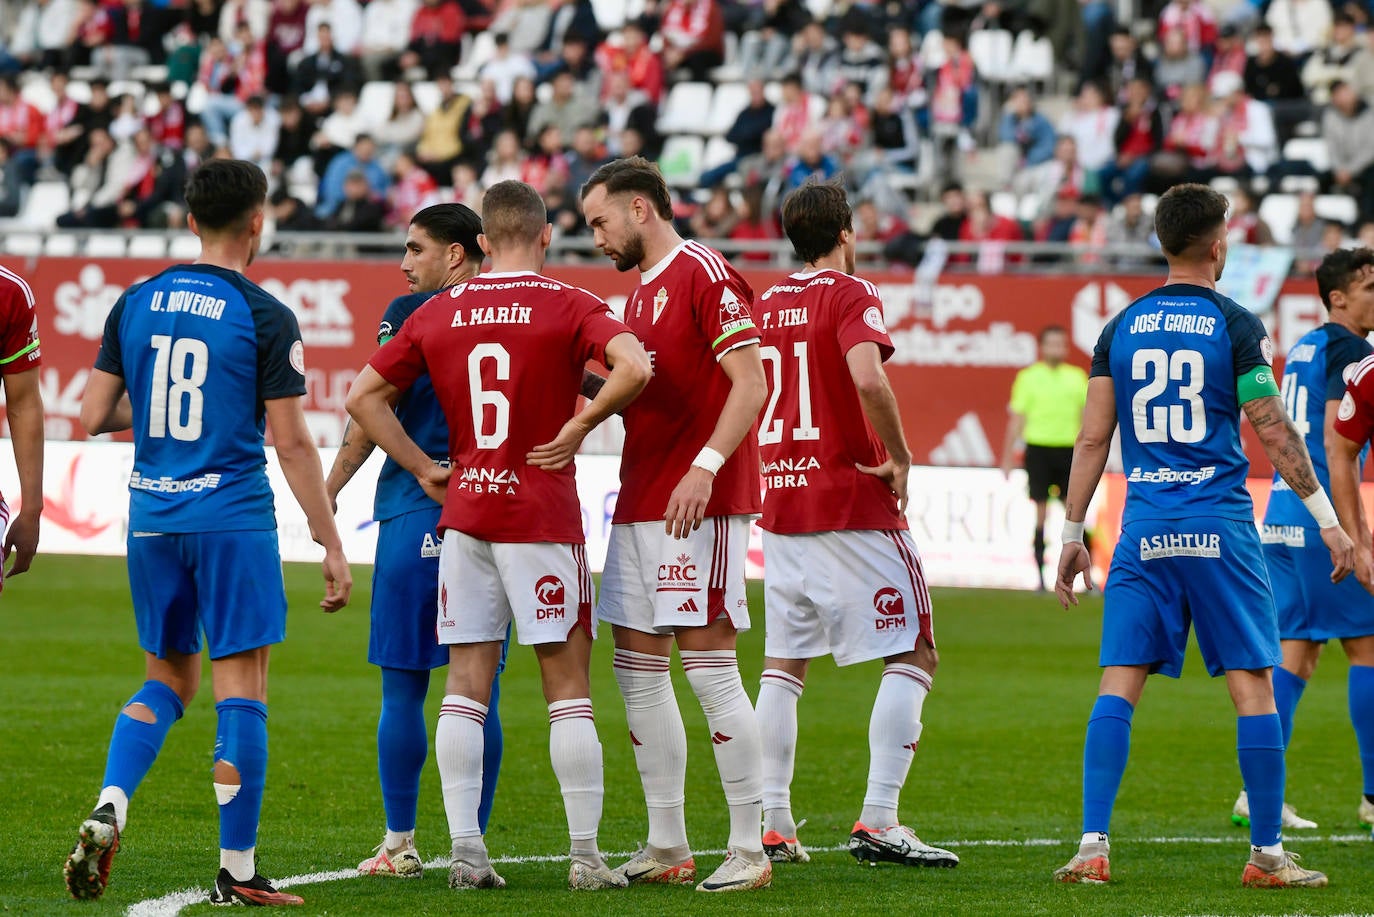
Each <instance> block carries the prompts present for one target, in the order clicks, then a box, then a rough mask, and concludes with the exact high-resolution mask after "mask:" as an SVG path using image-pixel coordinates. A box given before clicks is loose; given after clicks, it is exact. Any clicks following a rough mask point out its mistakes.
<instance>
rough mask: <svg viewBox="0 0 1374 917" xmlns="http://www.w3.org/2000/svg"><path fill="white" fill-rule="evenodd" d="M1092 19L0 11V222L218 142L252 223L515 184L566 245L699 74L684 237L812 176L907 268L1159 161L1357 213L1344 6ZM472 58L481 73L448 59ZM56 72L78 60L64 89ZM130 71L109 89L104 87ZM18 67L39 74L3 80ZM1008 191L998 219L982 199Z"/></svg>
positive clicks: (1263, 236) (484, 5) (979, 11)
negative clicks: (1021, 37)
mask: <svg viewBox="0 0 1374 917" xmlns="http://www.w3.org/2000/svg"><path fill="white" fill-rule="evenodd" d="M1146 2H1147V3H1148V2H1150V0H1146ZM627 5H628V4H627ZM603 6H604V4H603ZM1115 8H1116V4H1115V3H1108V2H1104V0H1073V2H1071V0H976V2H975V0H943V2H941V0H891V2H887V3H874V2H868V0H832V2H830V3H828V4H825V3H815V2H808V0H640V2H636V3H635V15H634V16H632V17H631V18H629V19H628V21H625V22H616V23H612V24H611V25H613V26H614V28H612V29H608V28H606V27H605V24H603V23H601V22H599V21H598V19H597V15H596V10H595V9H594V7H593V5H592V0H368V2H366V3H360V2H359V0H26V2H22V3H14V2H11V3H10V4H9V6H8V7H4V11H5V13H6V14H7V15H6V17H5V20H4V22H5V29H4V37H5V43H4V47H3V49H2V50H0V216H6V215H13V214H14V213H16V212H18V211H19V210H20V209H21V207H22V204H23V200H24V196H25V194H26V189H27V188H28V187H29V186H31V185H32V184H33V183H34V182H35V181H37V180H48V181H53V180H61V181H65V182H66V183H67V184H68V185H69V187H70V201H71V205H70V210H69V211H68V212H67V213H64V214H62V215H61V216H60V217H59V218H58V223H59V225H62V226H71V227H96V228H102V227H121V226H122V227H135V226H140V227H158V226H175V225H178V224H179V223H180V221H181V220H182V219H183V216H182V211H183V209H184V208H183V206H182V201H181V199H180V188H181V185H182V180H183V178H184V176H185V174H186V172H187V170H189V169H192V168H194V167H195V166H196V164H197V163H199V162H200V161H202V160H203V159H205V158H207V157H212V156H225V155H228V156H234V157H238V158H244V159H250V160H253V161H255V162H258V163H259V164H261V165H262V167H263V168H264V170H265V171H267V172H268V174H269V175H270V176H271V178H272V185H273V192H272V205H273V212H274V214H275V215H276V218H277V223H278V226H279V228H282V229H300V230H306V229H330V230H339V231H379V230H384V229H388V228H394V227H401V226H404V225H405V224H406V222H407V221H408V219H409V216H410V215H411V214H412V213H413V212H414V211H415V210H416V209H417V208H419V207H422V206H424V205H426V204H428V203H431V202H434V201H437V200H441V199H447V200H452V199H458V200H463V201H465V202H468V203H470V204H476V203H478V202H479V201H480V197H481V193H482V189H483V188H484V187H487V186H488V185H490V184H491V183H493V182H496V181H500V180H502V179H506V178H519V179H521V180H524V181H527V182H529V183H530V184H532V185H534V186H535V187H536V188H538V189H539V190H540V191H541V192H542V193H543V194H544V196H545V199H546V200H547V201H548V204H549V209H550V213H551V218H552V219H553V221H554V222H555V225H556V227H557V229H558V232H559V233H561V234H567V235H572V234H577V233H579V232H585V228H584V227H583V226H582V220H581V218H580V215H579V213H578V210H577V206H578V200H577V199H578V194H577V190H578V188H579V186H580V184H581V182H582V181H584V180H585V178H586V177H587V176H588V175H589V174H590V172H591V171H592V170H593V169H595V168H596V166H597V165H599V164H600V163H601V162H603V161H605V160H606V159H607V158H610V157H615V156H625V155H633V154H643V155H646V156H649V157H651V158H652V157H657V156H659V155H660V154H661V153H662V152H663V151H664V146H665V139H666V138H665V137H663V136H661V135H660V133H659V130H658V125H659V123H660V118H661V116H662V114H663V113H664V112H663V109H664V103H665V101H666V100H667V99H668V98H669V96H670V91H671V89H672V87H673V86H674V85H675V84H676V83H677V82H679V81H683V80H691V81H712V80H719V79H722V78H728V79H733V80H740V81H743V82H744V83H745V84H746V85H747V94H748V101H747V104H746V105H745V107H744V108H743V110H742V111H741V112H740V113H739V115H738V118H736V119H735V121H734V123H733V125H731V126H730V127H729V130H728V131H727V132H726V133H725V135H724V139H725V140H726V141H727V142H728V143H729V144H730V145H731V146H732V148H733V151H734V155H733V156H732V157H729V158H728V159H727V160H726V161H724V162H719V163H713V164H712V167H711V168H709V169H707V170H706V171H704V172H702V173H701V175H700V178H699V181H696V182H693V183H692V184H691V185H690V186H685V187H681V188H679V189H678V192H679V196H680V201H679V213H680V216H681V219H682V222H683V225H684V228H688V229H690V230H691V231H692V232H694V233H696V234H698V235H703V236H711V237H716V238H737V239H749V240H755V239H775V238H778V237H779V235H780V233H779V226H778V221H777V212H778V207H779V204H780V202H781V199H782V197H783V196H785V195H786V194H787V192H788V191H790V190H791V189H793V188H795V187H798V186H799V185H801V184H802V183H804V182H806V181H808V180H811V179H821V180H832V179H838V180H841V181H843V182H845V183H846V184H847V186H848V187H849V188H850V190H851V192H852V195H853V199H854V201H855V204H856V231H857V233H858V235H859V237H860V239H861V240H863V241H876V242H880V243H882V244H883V245H884V246H885V247H886V251H887V253H888V255H889V256H890V257H894V258H899V259H904V260H908V261H913V260H915V259H917V258H919V257H920V255H921V253H922V252H923V251H924V250H925V243H926V242H927V241H928V240H929V239H931V238H935V237H939V238H943V239H946V240H949V241H963V242H980V241H993V242H1001V241H1005V242H1014V241H1018V240H1042V241H1067V242H1076V243H1080V244H1083V245H1101V244H1107V243H1113V242H1126V241H1132V240H1147V239H1148V238H1149V233H1148V231H1147V230H1148V225H1149V219H1148V212H1147V211H1146V207H1145V203H1146V202H1147V201H1148V200H1149V199H1150V198H1149V196H1150V195H1154V194H1158V193H1160V192H1162V191H1163V190H1164V189H1165V188H1167V187H1168V186H1169V185H1171V184H1174V183H1176V182H1179V181H1185V180H1189V181H1214V180H1217V179H1221V180H1224V181H1227V182H1228V184H1227V187H1228V188H1230V189H1233V190H1232V192H1231V193H1232V194H1233V198H1234V203H1235V207H1234V209H1235V213H1236V216H1235V219H1234V220H1233V224H1234V226H1233V229H1234V234H1235V237H1236V238H1237V239H1244V240H1246V241H1253V242H1258V243H1261V244H1263V243H1264V242H1266V241H1268V240H1269V239H1270V238H1271V235H1272V234H1271V233H1270V229H1269V227H1266V226H1265V225H1264V223H1263V221H1262V220H1260V219H1259V217H1258V215H1257V212H1258V209H1259V207H1258V203H1257V202H1258V201H1260V200H1261V199H1262V196H1263V194H1265V193H1266V192H1270V193H1272V192H1277V191H1280V190H1281V189H1286V188H1290V187H1294V186H1295V185H1296V186H1297V187H1299V188H1304V189H1306V188H1308V187H1309V186H1310V187H1311V190H1313V191H1316V190H1320V191H1321V192H1324V193H1325V192H1334V193H1342V194H1348V195H1350V196H1351V197H1352V198H1353V199H1354V200H1355V201H1356V202H1357V205H1358V206H1357V214H1358V217H1357V219H1356V220H1355V221H1354V222H1353V223H1352V225H1350V226H1348V227H1344V228H1343V229H1344V230H1345V231H1347V232H1351V233H1354V232H1355V231H1356V230H1357V227H1358V226H1359V225H1361V224H1363V223H1366V222H1371V221H1374V108H1371V107H1370V106H1369V104H1368V102H1367V100H1369V99H1371V98H1374V39H1372V38H1371V37H1370V36H1374V30H1372V29H1369V28H1368V25H1369V23H1368V14H1367V12H1366V11H1365V8H1364V7H1363V6H1359V5H1355V4H1345V5H1337V6H1334V7H1333V5H1332V3H1331V2H1330V0H1269V2H1268V4H1267V6H1266V5H1265V4H1264V3H1262V2H1258V0H1168V2H1167V3H1165V4H1164V5H1162V6H1160V7H1158V8H1153V9H1151V8H1147V9H1143V10H1142V11H1141V16H1142V18H1141V19H1139V20H1137V21H1136V22H1133V23H1118V22H1116V20H1115ZM820 11H825V13H824V15H817V12H820ZM1142 23H1148V25H1149V29H1148V34H1147V31H1146V29H1145V28H1143V27H1142ZM984 30H1009V31H1011V32H1013V33H1021V32H1028V33H1030V34H1032V35H1035V36H1040V37H1042V38H1043V39H1044V40H1046V41H1048V42H1049V43H1050V45H1051V46H1052V47H1053V51H1054V59H1055V61H1056V62H1057V65H1058V79H1057V80H1055V79H1050V80H1046V81H1043V82H1042V84H1040V85H1038V86H1036V87H1027V86H1011V85H1009V84H1007V83H1006V82H1005V78H999V79H998V80H992V79H990V78H984V77H983V76H982V75H980V73H979V68H978V66H977V64H976V63H975V59H974V55H973V54H972V53H971V51H970V46H971V44H972V39H974V38H976V36H977V33H978V32H980V31H984ZM936 33H938V34H936ZM727 50H728V51H729V52H730V54H729V60H728V61H727ZM473 54H480V55H481V57H482V59H481V61H480V66H475V67H472V66H469V67H468V68H466V70H464V66H463V65H464V64H465V63H470V61H469V60H468V59H467V57H466V56H467V55H473ZM727 63H728V64H729V65H730V66H729V67H726V68H725V70H726V71H728V73H723V71H722V70H721V68H722V65H725V64H727ZM150 67H151V68H156V69H155V70H150V69H149V68H150ZM73 68H88V70H87V71H86V72H87V73H93V74H95V76H94V77H93V78H91V79H89V80H86V81H84V86H82V87H81V88H82V91H81V92H79V93H78V92H73V91H72V89H73V87H72V85H71V81H70V80H69V78H68V76H67V74H68V73H69V72H71V71H72V70H73ZM455 70H457V71H458V72H459V73H466V76H467V77H469V78H468V79H462V80H455V78H454V74H455ZM148 73H155V74H156V77H157V78H156V80H155V81H154V82H152V83H149V84H148V85H147V86H146V97H142V98H140V97H139V93H136V92H133V91H132V90H131V89H130V87H131V86H132V85H135V84H131V83H130V82H129V80H130V79H131V78H132V79H135V80H138V79H144V78H146V75H147V74H148ZM33 81H41V82H43V83H44V84H45V85H46V86H47V90H46V91H45V92H41V93H31V92H24V91H21V89H23V88H24V87H25V86H26V85H27V84H29V83H30V82H33ZM375 81H385V82H386V83H387V84H389V85H390V86H391V87H392V88H391V89H389V90H387V94H388V97H387V98H386V99H385V100H384V101H385V103H386V104H376V102H377V96H376V94H375V93H374V94H371V95H368V94H367V93H365V91H364V87H365V86H367V84H368V83H369V82H375ZM770 84H772V85H770ZM1056 84H1057V85H1059V86H1062V87H1067V86H1070V85H1072V88H1073V97H1072V100H1071V104H1069V105H1067V106H1056V107H1057V108H1064V110H1063V111H1062V112H1056V115H1057V116H1056V117H1054V118H1051V117H1047V116H1046V114H1044V113H1042V111H1041V109H1042V108H1048V107H1050V106H1049V105H1047V104H1046V96H1047V94H1048V93H1049V92H1050V90H1052V89H1053V87H1054V86H1055V85H1056ZM421 86H423V87H424V88H425V90H426V94H425V96H424V98H423V100H424V101H425V103H426V104H424V105H421V104H419V102H418V101H417V96H419V95H420V92H419V89H420V87H421ZM112 88H113V89H115V90H116V91H115V92H112V91H111V89H112ZM373 88H374V89H375V88H376V87H375V86H373ZM365 98H367V99H371V100H372V101H371V103H369V104H360V100H362V99H365ZM44 100H46V102H44ZM35 103H37V104H35ZM1299 135H1304V136H1306V135H1316V136H1317V137H1319V138H1320V139H1321V140H1323V141H1324V142H1325V148H1326V150H1327V153H1328V157H1327V158H1328V159H1329V162H1324V163H1323V162H1320V161H1315V160H1313V159H1311V158H1302V159H1285V158H1284V156H1283V149H1284V144H1285V142H1286V141H1288V140H1289V139H1291V138H1293V137H1295V136H1299ZM973 163H977V164H978V165H979V168H978V169H972V168H970V166H971V164H973ZM989 164H991V167H989ZM974 172H976V173H977V176H976V177H975V176H973V173H974ZM965 185H967V186H968V190H967V191H965V190H964V186H965ZM940 188H943V189H944V193H943V194H942V195H941V197H940V208H942V209H940V210H939V213H940V214H941V216H940V218H939V219H938V220H937V221H936V222H935V224H934V226H930V225H929V223H930V220H929V218H928V213H929V210H930V206H929V204H930V202H929V200H928V199H929V198H933V197H934V194H933V193H932V192H933V190H934V189H940ZM913 191H915V192H917V198H918V201H917V206H916V207H915V208H914V209H910V210H909V206H910V203H911V201H910V194H911V192H913ZM923 191H924V192H926V193H925V194H924V195H922V194H921V192H923ZM993 192H1002V193H1003V195H1002V197H1000V198H999V197H997V196H996V195H995V194H992V193H993ZM1007 193H1009V194H1010V195H1011V197H1012V198H1013V199H1014V200H1015V208H1014V212H1013V213H1008V212H1007V208H1006V207H1001V208H997V207H994V206H993V203H994V202H996V201H1000V200H1005V199H1006V195H1007ZM923 198H924V199H923ZM1313 200H1314V198H1312V196H1311V194H1310V193H1309V194H1308V196H1307V197H1305V198H1304V199H1303V201H1302V203H1301V207H1300V208H1299V210H1300V214H1299V217H1298V219H1299V220H1300V221H1306V222H1299V223H1298V224H1297V225H1296V226H1295V227H1294V228H1293V229H1294V238H1295V241H1297V242H1298V243H1299V244H1305V243H1307V242H1311V241H1312V240H1316V242H1317V244H1318V245H1321V244H1325V243H1326V242H1327V241H1329V240H1330V239H1331V238H1334V236H1333V234H1332V233H1329V232H1327V231H1326V228H1325V225H1324V221H1322V220H1320V218H1317V219H1316V221H1315V222H1313V219H1312V217H1311V214H1310V211H1311V210H1312V201H1313ZM994 210H998V211H999V212H994ZM1371 232H1374V229H1372V230H1371Z"/></svg>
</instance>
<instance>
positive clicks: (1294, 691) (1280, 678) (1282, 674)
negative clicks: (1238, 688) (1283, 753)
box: [1274, 665, 1307, 748]
mask: <svg viewBox="0 0 1374 917" xmlns="http://www.w3.org/2000/svg"><path fill="white" fill-rule="evenodd" d="M1306 687H1307V680H1306V679H1305V678H1299V677H1298V676H1296V675H1294V674H1293V673H1292V672H1290V671H1288V670H1287V669H1285V668H1284V667H1283V666H1279V665H1276V666H1274V706H1275V707H1278V708H1279V723H1280V725H1282V726H1283V747H1284V748H1287V747H1288V744H1289V743H1290V742H1292V741H1293V714H1294V713H1296V712H1297V710H1298V701H1300V700H1302V692H1303V689H1304V688H1306Z"/></svg>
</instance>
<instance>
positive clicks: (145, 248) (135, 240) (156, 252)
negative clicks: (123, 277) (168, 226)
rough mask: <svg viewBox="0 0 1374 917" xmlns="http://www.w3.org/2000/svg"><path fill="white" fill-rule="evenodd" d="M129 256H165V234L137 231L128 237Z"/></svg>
mask: <svg viewBox="0 0 1374 917" xmlns="http://www.w3.org/2000/svg"><path fill="white" fill-rule="evenodd" d="M129 257H130V258H166V257H167V236H166V235H165V234H164V233H160V232H151V233H139V234H138V235H136V236H133V237H131V238H130V239H129Z"/></svg>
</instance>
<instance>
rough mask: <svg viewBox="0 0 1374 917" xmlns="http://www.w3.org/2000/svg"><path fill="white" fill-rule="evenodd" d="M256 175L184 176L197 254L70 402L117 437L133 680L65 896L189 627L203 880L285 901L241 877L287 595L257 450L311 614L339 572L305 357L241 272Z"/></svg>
mask: <svg viewBox="0 0 1374 917" xmlns="http://www.w3.org/2000/svg"><path fill="white" fill-rule="evenodd" d="M266 198H267V179H266V177H265V176H264V175H263V173H262V170H261V169H259V168H258V167H257V166H256V165H254V164H252V163H249V162H243V161H239V160H210V161H209V162H207V163H205V164H204V165H202V166H200V167H199V168H198V169H196V171H195V172H193V173H192V174H191V176H190V178H189V179H188V180H187V182H186V203H187V206H188V209H189V210H190V217H189V220H188V222H189V225H190V227H191V230H192V232H194V233H196V234H197V235H198V236H200V241H201V255H200V258H199V260H197V261H196V262H195V263H194V264H179V265H175V266H173V267H170V268H168V269H167V270H165V271H163V272H162V273H160V274H158V275H156V276H154V277H152V278H151V279H149V280H146V281H143V282H141V283H136V284H134V285H133V286H131V287H130V288H129V289H128V290H126V291H125V292H124V294H123V295H122V296H120V298H119V300H118V301H117V302H116V303H115V305H114V308H113V309H112V310H111V312H110V315H109V318H108V319H107V320H106V323H105V334H104V338H103V340H102V341H101V345H100V354H99V356H98V357H97V358H96V363H95V370H94V371H93V372H92V373H91V378H90V382H89V383H87V386H86V394H85V398H84V399H83V401H82V404H81V422H82V425H83V426H84V427H85V428H86V430H87V432H89V433H90V434H91V435H95V434H97V433H107V432H111V431H116V430H128V429H131V428H132V430H133V437H134V468H133V474H132V475H131V477H130V479H129V491H130V496H129V544H128V555H129V586H130V590H131V592H132V598H133V606H134V617H135V619H136V621H137V625H138V637H139V643H140V644H141V645H142V647H143V649H144V651H145V654H146V662H147V680H146V681H145V682H144V683H143V687H142V688H140V689H139V690H138V692H137V693H135V694H134V696H133V697H132V698H131V699H130V700H129V702H128V704H126V705H125V707H124V709H123V710H122V711H121V713H120V714H119V716H118V717H116V718H115V727H114V735H113V737H112V738H111V739H110V748H109V755H108V757H107V759H106V765H105V780H104V784H103V787H104V788H103V789H102V790H101V792H100V798H99V800H98V801H97V803H96V809H95V811H94V812H92V813H91V815H90V817H89V818H87V819H86V821H84V822H82V824H81V828H80V832H79V839H78V841H77V844H76V848H75V849H74V850H73V851H72V854H71V856H70V857H68V859H67V863H66V867H65V869H64V873H65V876H66V881H67V888H68V890H69V891H70V892H71V894H72V895H73V896H74V897H77V898H97V897H99V896H100V895H101V893H103V892H104V890H105V886H106V884H107V882H108V880H109V873H110V863H111V860H112V859H113V858H114V854H115V852H116V851H117V850H118V849H119V843H120V832H121V831H123V830H124V827H125V818H126V816H127V814H128V807H129V799H130V797H132V796H133V794H134V791H135V790H136V789H137V788H138V785H139V783H140V782H141V781H142V780H143V777H144V776H145V775H146V774H147V772H148V769H149V768H150V767H152V764H153V761H154V760H155V759H156V758H157V753H158V750H159V749H160V748H161V747H162V742H163V739H165V738H166V736H167V731H168V730H169V729H171V728H172V724H173V723H175V722H176V721H177V720H179V719H180V718H181V715H182V712H183V710H184V709H185V707H186V705H187V704H189V703H190V702H191V699H192V698H193V697H194V696H195V694H196V690H197V688H199V687H200V672H201V660H200V651H201V645H202V644H201V633H202V631H203V632H204V635H205V637H204V643H205V646H206V647H207V648H208V650H209V654H210V670H211V675H212V678H213V681H214V692H215V701H216V703H215V710H216V711H217V713H218V717H219V722H218V729H217V732H216V735H215V753H214V771H213V774H214V777H213V779H214V789H215V796H216V798H217V799H218V801H219V815H220V819H219V820H220V844H219V846H220V870H219V874H218V876H217V877H216V879H215V882H214V883H213V885H212V886H211V891H210V900H211V902H212V903H215V904H250V905H291V904H301V903H302V902H301V899H300V898H299V897H297V896H296V895H290V894H286V893H283V892H278V891H277V890H276V889H275V888H273V886H272V884H271V883H270V882H269V881H268V880H267V879H265V878H264V877H263V876H262V875H260V874H258V872H257V867H256V863H255V857H254V851H255V847H256V845H257V832H258V816H259V813H260V811H261V809H262V792H263V783H264V778H265V777H266V773H267V703H266V701H267V658H268V650H269V648H270V647H271V645H272V644H274V643H279V642H281V640H282V639H283V637H284V636H285V633H286V590H285V587H284V586H283V583H282V575H281V555H280V552H279V550H278V547H277V520H276V513H275V511H274V509H273V501H272V489H271V487H270V486H269V485H268V481H267V470H266V464H267V463H266V456H265V455H264V451H263V435H264V432H265V425H266V424H270V425H271V427H272V436H273V439H274V441H275V443H276V449H277V457H278V459H279V460H280V462H281V468H282V472H283V474H284V475H285V477H286V482H287V484H288V485H289V486H290V488H291V492H292V494H294V496H295V498H296V501H297V502H298V503H299V504H300V506H301V509H302V510H304V511H305V516H306V519H307V520H308V521H309V524H310V531H311V533H312V535H313V536H314V537H315V539H316V540H317V541H318V542H319V543H320V544H322V545H323V546H324V549H325V559H324V579H325V596H324V599H323V600H322V601H321V602H320V607H322V608H323V609H324V610H325V611H337V610H338V609H340V608H342V607H343V606H344V605H345V604H347V602H348V596H349V592H350V590H351V589H352V586H353V579H352V576H351V574H350V573H349V570H348V564H347V562H346V561H345V559H344V554H343V547H342V544H341V543H340V541H339V534H338V531H337V530H336V529H335V527H334V517H333V514H332V513H331V512H330V507H329V497H328V495H327V494H326V493H325V489H324V475H323V473H322V471H321V469H320V458H319V454H318V452H316V450H315V443H314V440H313V439H312V438H311V435H310V431H309V429H308V428H307V426H306V422H305V414H304V411H303V410H302V407H301V398H302V397H303V396H304V395H305V352H304V349H303V347H302V346H301V335H300V328H299V327H298V325H297V323H296V317H295V316H294V315H293V314H292V313H291V310H290V309H288V308H287V307H286V306H284V305H283V304H282V303H280V302H278V301H277V300H276V299H274V298H273V297H272V296H271V295H270V294H268V293H267V292H266V291H264V290H263V289H262V288H261V287H259V286H258V285H257V284H254V283H252V282H251V281H249V280H248V279H247V278H246V277H244V276H243V271H244V270H245V269H246V268H247V267H248V265H249V264H251V263H252V261H253V258H254V256H255V255H256V254H257V252H258V246H259V243H260V242H261V239H262V224H263V206H264V203H265V202H266Z"/></svg>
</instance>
